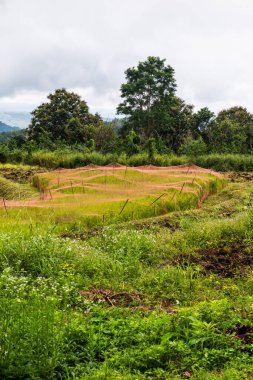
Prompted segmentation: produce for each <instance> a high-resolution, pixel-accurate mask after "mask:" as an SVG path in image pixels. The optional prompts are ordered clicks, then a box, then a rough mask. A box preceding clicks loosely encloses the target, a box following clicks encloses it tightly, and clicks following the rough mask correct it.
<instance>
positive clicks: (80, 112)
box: [27, 89, 101, 148]
mask: <svg viewBox="0 0 253 380" xmlns="http://www.w3.org/2000/svg"><path fill="white" fill-rule="evenodd" d="M48 100H49V102H47V103H43V104H41V105H40V106H39V107H38V108H37V109H35V110H34V111H33V112H32V120H31V124H30V126H29V128H28V130H27V133H28V139H29V140H31V141H35V142H36V143H37V144H38V146H40V147H43V148H45V147H53V145H52V144H55V142H56V141H59V140H62V141H67V142H68V143H69V144H73V143H75V142H85V141H86V134H87V130H89V126H90V125H92V126H96V125H98V124H100V123H101V118H100V117H99V116H98V115H95V116H94V115H92V114H90V113H89V109H88V106H87V104H86V102H85V101H83V100H81V98H80V96H79V95H77V94H75V93H73V92H68V91H66V90H65V89H58V90H55V92H54V93H53V94H49V95H48Z"/></svg>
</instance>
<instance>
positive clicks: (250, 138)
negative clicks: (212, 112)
mask: <svg viewBox="0 0 253 380" xmlns="http://www.w3.org/2000/svg"><path fill="white" fill-rule="evenodd" d="M224 120H230V121H231V122H233V123H236V124H237V125H238V127H240V130H241V131H240V134H244V137H243V139H244V148H243V151H244V152H246V151H250V150H252V149H253V115H252V114H251V113H250V112H249V111H248V110H247V109H246V108H244V107H241V106H235V107H231V108H228V109H225V110H222V111H220V112H219V113H218V115H217V118H216V122H217V124H220V123H222V122H223V121H224ZM241 138H242V136H241Z"/></svg>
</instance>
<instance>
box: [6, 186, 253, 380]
mask: <svg viewBox="0 0 253 380" xmlns="http://www.w3.org/2000/svg"><path fill="white" fill-rule="evenodd" d="M251 184H252V182H247V183H246V182H235V183H230V184H229V185H228V186H227V187H226V188H225V189H224V190H223V191H222V192H220V193H218V194H217V195H214V196H212V197H210V198H209V199H208V200H207V201H206V203H205V204H204V205H203V207H202V208H201V209H195V210H188V211H180V212H175V213H171V214H169V215H165V216H162V217H156V218H151V219H146V220H143V221H138V222H131V223H130V224H128V223H125V224H122V225H121V226H118V225H115V226H110V227H104V228H102V229H99V230H98V229H93V230H90V231H89V233H87V234H81V233H79V234H78V233H77V232H80V231H79V230H78V231H76V230H75V228H74V229H73V227H74V226H73V225H72V224H70V225H68V224H66V225H65V231H64V232H63V231H62V230H59V229H57V226H56V225H55V224H51V225H50V224H47V225H45V224H43V223H36V224H34V223H31V224H30V225H27V223H25V221H24V220H23V219H19V220H18V222H17V223H16V224H13V221H12V220H11V219H10V216H9V215H7V214H6V213H5V211H4V209H2V210H1V214H0V223H1V234H0V273H1V274H0V295H1V303H0V321H1V322H0V329H1V333H0V339H1V343H0V350H1V355H0V376H1V377H2V378H7V379H8V378H9V379H24V378H31V379H53V378H58V379H144V378H145V379H181V378H191V379H198V380H199V379H203V380H204V379H212V380H214V379H217V380H218V379H229V380H230V379H250V378H252V373H253V363H252V343H253V323H252V316H253V307H252V305H253V296H252V290H253V276H252V269H253V267H252V263H253V249H252V242H253V232H252V231H253V228H252V226H253V207H252V206H253V205H252V200H253V194H252V188H251V187H252V186H251ZM63 235H64V238H63ZM73 237H75V238H73Z"/></svg>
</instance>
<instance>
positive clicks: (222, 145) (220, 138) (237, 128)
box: [210, 118, 247, 153]
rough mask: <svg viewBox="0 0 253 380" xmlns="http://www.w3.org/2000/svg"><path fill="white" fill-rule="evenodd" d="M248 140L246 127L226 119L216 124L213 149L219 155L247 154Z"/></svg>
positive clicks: (212, 141) (213, 134)
mask: <svg viewBox="0 0 253 380" xmlns="http://www.w3.org/2000/svg"><path fill="white" fill-rule="evenodd" d="M246 139H247V136H246V134H245V129H244V125H240V124H239V123H238V122H236V121H235V120H231V119H229V118H224V119H223V120H221V121H220V122H219V123H216V124H215V127H214V128H213V131H212V135H211V141H210V145H211V149H212V151H213V152H218V153H245V150H246Z"/></svg>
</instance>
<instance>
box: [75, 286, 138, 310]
mask: <svg viewBox="0 0 253 380" xmlns="http://www.w3.org/2000/svg"><path fill="white" fill-rule="evenodd" d="M80 294H81V296H83V297H87V298H90V299H92V300H93V301H95V302H98V301H103V302H106V303H108V304H109V305H111V306H124V307H128V306H132V305H133V304H134V303H136V302H139V301H140V300H141V298H142V297H141V295H140V294H139V293H135V292H132V293H115V292H114V291H113V290H111V289H104V288H94V289H90V290H82V291H80Z"/></svg>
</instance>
